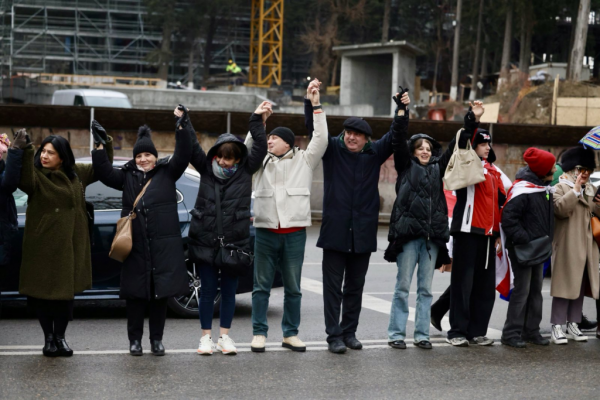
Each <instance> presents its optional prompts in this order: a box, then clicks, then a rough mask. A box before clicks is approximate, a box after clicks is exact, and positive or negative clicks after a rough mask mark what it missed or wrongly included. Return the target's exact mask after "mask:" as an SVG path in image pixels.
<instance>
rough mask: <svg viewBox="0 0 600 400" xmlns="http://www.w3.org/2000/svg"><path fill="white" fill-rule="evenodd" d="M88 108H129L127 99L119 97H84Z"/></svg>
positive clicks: (129, 104)
mask: <svg viewBox="0 0 600 400" xmlns="http://www.w3.org/2000/svg"><path fill="white" fill-rule="evenodd" d="M86 101H87V103H88V106H90V107H113V108H131V103H129V100H128V99H124V98H120V97H96V96H94V97H86Z"/></svg>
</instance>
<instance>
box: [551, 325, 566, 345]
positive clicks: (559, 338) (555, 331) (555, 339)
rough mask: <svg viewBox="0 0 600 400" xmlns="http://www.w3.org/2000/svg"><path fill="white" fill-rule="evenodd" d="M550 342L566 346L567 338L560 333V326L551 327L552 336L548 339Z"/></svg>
mask: <svg viewBox="0 0 600 400" xmlns="http://www.w3.org/2000/svg"><path fill="white" fill-rule="evenodd" d="M550 341H552V343H554V344H567V343H568V341H567V337H566V336H565V334H564V333H563V331H562V326H561V325H552V336H551V337H550Z"/></svg>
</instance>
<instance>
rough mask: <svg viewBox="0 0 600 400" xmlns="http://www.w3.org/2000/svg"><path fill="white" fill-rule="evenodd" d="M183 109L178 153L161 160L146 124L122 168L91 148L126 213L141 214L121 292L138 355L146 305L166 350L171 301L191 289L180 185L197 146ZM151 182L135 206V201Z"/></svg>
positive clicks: (154, 345) (153, 332)
mask: <svg viewBox="0 0 600 400" xmlns="http://www.w3.org/2000/svg"><path fill="white" fill-rule="evenodd" d="M184 110H185V109H184ZM177 111H178V109H176V112H177ZM179 111H180V114H179V118H178V120H177V123H176V129H175V132H176V133H175V152H174V154H173V156H171V157H165V158H161V159H159V158H158V152H157V151H156V147H155V146H154V143H153V142H152V139H151V136H150V135H151V132H150V128H149V127H148V126H146V125H144V126H141V127H140V129H139V131H138V139H137V142H136V143H135V145H134V146H133V157H134V158H133V159H132V160H130V161H129V162H127V163H126V164H125V165H124V166H122V167H119V168H116V167H115V168H113V166H112V164H111V163H110V162H109V160H108V158H107V156H106V151H104V150H102V149H100V148H99V149H97V150H94V151H92V161H93V164H94V170H95V171H96V175H97V177H98V178H99V179H100V181H101V182H102V183H104V184H105V185H106V186H109V187H111V188H113V189H116V190H122V191H123V209H122V211H121V217H125V216H127V215H129V214H130V213H131V212H135V215H136V216H135V218H134V219H133V220H132V221H133V222H132V240H133V247H132V249H131V253H130V254H129V256H128V257H127V258H126V259H125V261H124V262H123V268H122V270H121V293H120V296H121V298H123V299H126V300H127V332H128V336H129V341H130V347H129V351H130V353H131V355H134V356H141V355H142V354H143V352H142V345H141V340H142V335H143V332H144V314H145V310H146V308H149V311H150V344H151V350H152V354H154V355H157V356H162V355H164V354H165V348H164V346H163V344H162V339H163V332H164V328H165V321H166V317H167V300H168V299H169V298H170V297H174V296H182V295H185V294H187V293H188V292H189V280H188V274H187V268H186V265H185V258H184V253H183V241H182V239H181V228H180V224H179V216H178V213H177V191H176V189H175V183H176V182H177V180H178V179H179V178H180V177H181V175H183V173H184V172H185V170H186V168H187V166H188V163H189V160H190V156H191V153H192V146H191V133H190V123H189V117H188V115H187V111H183V112H181V110H179ZM176 115H177V114H176ZM150 180H152V181H151V182H150V184H148V186H147V190H146V192H145V194H144V195H143V196H142V198H141V200H140V201H139V202H138V204H137V207H136V209H135V210H134V209H133V204H134V202H135V199H136V198H137V196H138V195H139V194H140V193H141V191H142V189H143V188H144V187H145V185H146V184H147V183H148V182H149V181H150Z"/></svg>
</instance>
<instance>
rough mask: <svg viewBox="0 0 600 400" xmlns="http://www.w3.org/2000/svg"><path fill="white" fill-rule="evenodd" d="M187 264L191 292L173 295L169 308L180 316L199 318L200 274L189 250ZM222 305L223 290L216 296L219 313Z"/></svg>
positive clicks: (216, 310) (186, 255)
mask: <svg viewBox="0 0 600 400" xmlns="http://www.w3.org/2000/svg"><path fill="white" fill-rule="evenodd" d="M185 265H186V267H187V273H188V277H189V292H188V293H186V294H185V295H184V296H179V297H171V298H170V299H169V300H168V305H169V308H170V309H171V310H172V311H173V312H174V313H175V314H177V315H179V316H180V317H184V318H198V306H199V304H200V274H199V273H198V271H197V270H196V264H195V263H193V262H192V261H190V259H189V257H188V252H187V251H186V252H185ZM220 305H221V290H220V289H219V291H218V292H217V296H216V297H215V304H214V311H215V313H217V312H218V311H219V307H220Z"/></svg>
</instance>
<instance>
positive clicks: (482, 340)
mask: <svg viewBox="0 0 600 400" xmlns="http://www.w3.org/2000/svg"><path fill="white" fill-rule="evenodd" d="M469 343H470V344H476V345H479V346H491V345H493V344H494V339H490V338H488V337H487V336H477V337H474V338H473V339H471V340H469Z"/></svg>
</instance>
